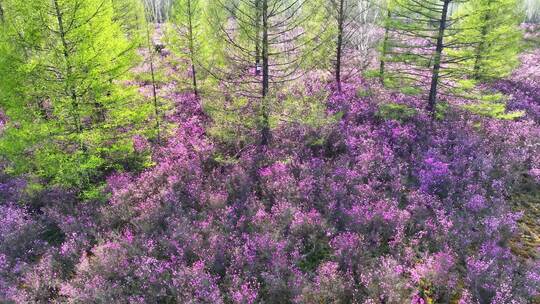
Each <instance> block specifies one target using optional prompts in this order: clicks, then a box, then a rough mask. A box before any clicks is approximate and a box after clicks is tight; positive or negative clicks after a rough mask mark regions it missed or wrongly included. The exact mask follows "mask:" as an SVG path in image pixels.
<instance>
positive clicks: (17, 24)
mask: <svg viewBox="0 0 540 304" xmlns="http://www.w3.org/2000/svg"><path fill="white" fill-rule="evenodd" d="M5 3H6V4H7V5H6V12H7V15H8V16H9V17H8V18H6V23H7V26H6V28H5V29H4V37H5V39H4V40H3V41H2V43H3V44H4V47H3V48H2V50H3V51H4V50H7V53H5V54H2V56H0V57H4V56H6V57H8V58H10V59H11V61H12V62H14V64H13V65H14V66H11V67H12V68H15V69H13V70H12V71H11V73H8V74H7V77H6V78H7V79H8V80H9V81H8V83H11V84H12V85H17V87H15V88H12V89H14V90H15V92H19V93H18V96H17V98H7V97H8V96H6V95H2V96H1V97H2V98H1V100H0V102H1V105H2V107H3V108H4V109H5V110H6V113H7V115H8V116H9V117H10V118H13V121H18V124H17V125H9V126H8V128H7V129H6V130H5V132H4V136H3V138H2V141H1V142H0V146H1V147H2V149H0V150H2V151H3V152H5V153H3V154H17V153H19V154H20V155H26V156H27V157H26V158H24V157H22V158H19V159H21V162H20V163H16V164H14V165H13V168H12V170H13V171H14V172H19V173H23V172H27V173H35V174H36V175H37V176H38V177H41V178H44V179H47V180H50V181H52V183H55V184H61V185H68V186H74V185H77V186H80V187H81V188H82V189H84V188H87V186H90V187H91V185H92V183H93V181H96V180H97V179H99V176H98V175H99V172H103V171H102V169H104V168H107V167H112V166H116V165H118V164H119V163H121V162H122V159H125V158H127V157H129V155H130V152H129V151H130V150H131V149H132V148H131V137H130V134H133V132H134V131H135V130H133V129H134V128H137V126H138V124H140V123H141V122H142V121H144V120H145V119H146V117H147V115H148V109H147V106H145V105H144V104H142V103H140V104H139V103H136V102H135V101H134V100H136V98H134V92H133V91H132V90H130V89H129V88H127V87H125V86H123V85H122V84H121V83H120V82H119V81H120V80H122V79H123V78H124V76H125V75H126V73H127V71H128V70H129V69H130V68H131V66H132V64H133V62H136V61H137V59H136V54H135V48H136V46H137V44H136V43H133V42H131V41H129V40H128V38H127V36H128V35H127V34H126V33H125V32H123V31H122V27H121V25H120V24H119V23H117V22H114V18H115V11H114V8H113V5H112V3H111V1H110V0H51V1H38V0H32V1H14V0H8V1H6V2H5ZM6 44H8V45H9V48H8V47H6V46H5V45H6ZM9 49H11V52H10V51H9ZM26 92H28V93H26ZM9 97H14V96H13V94H12V96H9ZM128 104H129V105H128ZM4 156H6V155H4Z"/></svg>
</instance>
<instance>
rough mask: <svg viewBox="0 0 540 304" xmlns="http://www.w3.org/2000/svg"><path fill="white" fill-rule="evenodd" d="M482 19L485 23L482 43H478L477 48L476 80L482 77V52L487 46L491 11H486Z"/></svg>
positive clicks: (475, 59) (475, 57)
mask: <svg viewBox="0 0 540 304" xmlns="http://www.w3.org/2000/svg"><path fill="white" fill-rule="evenodd" d="M482 19H483V21H484V24H483V26H482V31H481V35H482V37H481V38H480V43H479V44H478V47H477V48H476V50H475V56H474V74H473V77H474V79H476V80H479V79H480V77H481V75H480V65H481V61H482V54H483V53H484V49H485V47H486V36H487V31H488V24H487V23H488V21H489V13H488V12H485V13H484V16H483V18H482Z"/></svg>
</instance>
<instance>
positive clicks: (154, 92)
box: [146, 19, 161, 145]
mask: <svg viewBox="0 0 540 304" xmlns="http://www.w3.org/2000/svg"><path fill="white" fill-rule="evenodd" d="M146 43H147V45H148V55H149V56H150V75H151V77H152V97H153V100H154V115H156V136H157V144H158V145H160V144H161V126H160V121H159V115H160V114H159V104H158V98H157V86H156V76H155V71H154V48H153V46H152V40H151V37H150V25H149V24H148V19H146Z"/></svg>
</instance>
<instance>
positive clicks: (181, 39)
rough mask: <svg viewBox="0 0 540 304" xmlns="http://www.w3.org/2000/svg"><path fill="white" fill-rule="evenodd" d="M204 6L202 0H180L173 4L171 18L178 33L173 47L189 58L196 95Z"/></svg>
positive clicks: (173, 40)
mask: <svg viewBox="0 0 540 304" xmlns="http://www.w3.org/2000/svg"><path fill="white" fill-rule="evenodd" d="M203 8H204V7H203V3H201V1H200V0H178V1H176V2H175V4H174V5H173V9H172V18H171V19H172V27H173V29H174V31H175V34H176V35H175V37H174V39H172V44H173V45H172V48H174V49H176V50H178V51H179V52H180V54H181V55H183V57H184V58H187V60H189V70H190V76H191V88H192V90H193V93H194V94H195V96H198V95H199V88H198V85H197V76H198V71H197V64H198V62H200V61H201V60H200V58H199V56H200V52H201V48H202V46H201V41H200V40H201V38H202V36H203V34H204V32H203V29H202V26H203V25H202V23H203V18H204V15H203Z"/></svg>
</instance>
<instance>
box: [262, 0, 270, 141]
mask: <svg viewBox="0 0 540 304" xmlns="http://www.w3.org/2000/svg"><path fill="white" fill-rule="evenodd" d="M262 2H263V3H262V23H263V24H262V27H263V28H262V61H263V66H262V72H263V79H262V129H261V145H262V146H266V145H268V142H269V141H270V122H269V114H268V107H267V97H268V89H269V85H270V80H269V77H270V71H269V69H270V64H269V60H268V56H269V50H268V47H269V46H268V0H262Z"/></svg>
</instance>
